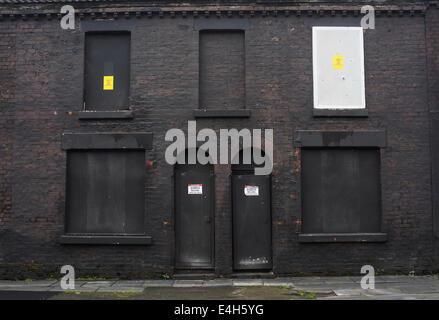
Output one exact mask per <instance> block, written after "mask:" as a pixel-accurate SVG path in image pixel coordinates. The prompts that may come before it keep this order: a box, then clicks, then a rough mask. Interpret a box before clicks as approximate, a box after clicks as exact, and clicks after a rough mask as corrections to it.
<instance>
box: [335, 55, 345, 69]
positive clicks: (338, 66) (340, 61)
mask: <svg viewBox="0 0 439 320" xmlns="http://www.w3.org/2000/svg"><path fill="white" fill-rule="evenodd" d="M333 62H334V69H343V56H334V57H333Z"/></svg>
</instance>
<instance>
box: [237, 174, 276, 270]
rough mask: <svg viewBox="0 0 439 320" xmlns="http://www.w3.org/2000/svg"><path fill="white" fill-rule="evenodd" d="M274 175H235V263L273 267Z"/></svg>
mask: <svg viewBox="0 0 439 320" xmlns="http://www.w3.org/2000/svg"><path fill="white" fill-rule="evenodd" d="M270 186H271V179H270V176H256V175H248V174H247V175H239V174H235V175H232V192H233V267H234V269H235V270H256V269H271V268H272V257H271V212H270V211H271V194H270V193H271V188H270Z"/></svg>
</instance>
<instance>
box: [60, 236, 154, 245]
mask: <svg viewBox="0 0 439 320" xmlns="http://www.w3.org/2000/svg"><path fill="white" fill-rule="evenodd" d="M59 243H61V244H88V245H150V244H152V237H150V236H146V235H97V234H65V235H62V236H61V238H60V239H59Z"/></svg>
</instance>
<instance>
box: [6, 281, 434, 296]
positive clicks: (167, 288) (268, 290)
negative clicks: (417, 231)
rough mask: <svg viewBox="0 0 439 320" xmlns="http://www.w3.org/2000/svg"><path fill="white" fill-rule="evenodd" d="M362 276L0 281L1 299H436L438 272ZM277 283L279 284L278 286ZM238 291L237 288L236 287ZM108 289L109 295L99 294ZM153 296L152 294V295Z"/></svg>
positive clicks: (106, 291)
mask: <svg viewBox="0 0 439 320" xmlns="http://www.w3.org/2000/svg"><path fill="white" fill-rule="evenodd" d="M360 281H361V277H360V276H358V277H282V278H274V279H214V280H97V281H94V280H89V281H88V280H76V281H75V290H67V291H65V290H63V289H62V288H61V286H60V281H58V280H34V281H29V280H28V281H9V280H0V299H8V298H9V297H12V296H13V295H16V293H17V292H22V293H25V292H27V293H31V292H35V293H36V292H40V293H45V295H42V296H43V297H47V298H48V299H50V298H53V297H66V298H68V296H69V295H71V296H72V294H80V296H81V297H83V298H94V297H97V296H100V297H108V298H111V294H112V293H114V294H121V293H122V294H123V293H125V294H126V295H125V296H123V295H122V296H119V297H122V298H127V299H129V298H131V297H134V296H137V298H142V297H143V298H144V299H150V298H151V299H154V298H158V299H160V297H162V298H163V299H167V298H171V299H201V300H202V299H209V297H210V296H209V294H210V293H212V299H221V298H222V297H224V299H229V298H230V299H235V298H237V299H240V298H241V299H285V298H288V299H300V298H304V299H355V300H357V299H392V300H394V299H398V300H400V299H435V300H438V299H439V277H438V276H437V275H429V276H376V277H375V289H373V290H372V289H369V290H363V289H362V288H361V285H360ZM276 288H277V289H276ZM240 290H241V291H240ZM100 293H106V294H108V295H99V294H100ZM152 293H153V295H152V296H151V295H150V294H152Z"/></svg>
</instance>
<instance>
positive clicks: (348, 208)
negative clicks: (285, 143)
mask: <svg viewBox="0 0 439 320" xmlns="http://www.w3.org/2000/svg"><path fill="white" fill-rule="evenodd" d="M301 158H302V161H301V164H302V173H301V174H302V206H303V208H302V209H303V210H302V212H303V217H302V232H303V233H374V232H380V228H381V187H380V169H379V168H380V166H379V163H380V151H379V149H378V148H303V149H302V151H301Z"/></svg>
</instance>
